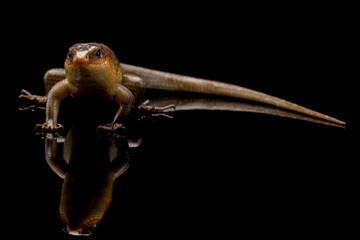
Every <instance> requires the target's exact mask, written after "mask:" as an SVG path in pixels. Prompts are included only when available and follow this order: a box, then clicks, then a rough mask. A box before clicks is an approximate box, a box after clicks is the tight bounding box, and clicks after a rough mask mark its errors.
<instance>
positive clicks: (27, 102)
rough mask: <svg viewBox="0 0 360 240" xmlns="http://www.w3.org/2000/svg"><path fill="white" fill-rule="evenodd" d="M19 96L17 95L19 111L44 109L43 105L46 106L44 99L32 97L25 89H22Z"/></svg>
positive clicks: (36, 96) (42, 97)
mask: <svg viewBox="0 0 360 240" xmlns="http://www.w3.org/2000/svg"><path fill="white" fill-rule="evenodd" d="M20 93H21V94H20V95H19V109H20V110H21V111H24V110H28V109H31V110H35V109H45V107H44V105H45V104H46V97H44V96H38V95H32V94H31V93H29V92H28V91H26V90H25V89H22V90H21V92H20Z"/></svg>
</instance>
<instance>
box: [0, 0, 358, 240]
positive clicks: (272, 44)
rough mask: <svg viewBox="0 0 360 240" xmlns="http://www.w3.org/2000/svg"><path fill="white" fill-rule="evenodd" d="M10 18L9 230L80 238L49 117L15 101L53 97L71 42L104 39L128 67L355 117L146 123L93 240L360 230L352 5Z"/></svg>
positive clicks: (53, 12) (103, 10)
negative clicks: (49, 137)
mask: <svg viewBox="0 0 360 240" xmlns="http://www.w3.org/2000/svg"><path fill="white" fill-rule="evenodd" d="M26 7H27V6H22V8H26ZM28 7H30V6H28ZM31 7H34V6H31ZM35 7H36V6H35ZM8 10H9V11H11V13H12V14H10V16H11V17H9V18H7V19H4V20H2V22H3V24H4V26H3V33H4V34H2V39H3V40H4V41H5V43H3V49H2V52H3V53H4V55H3V57H4V58H5V63H4V62H3V64H2V69H3V72H4V75H3V76H4V78H3V85H2V90H3V93H5V94H3V95H4V96H6V98H4V100H3V105H4V106H5V110H4V111H5V114H3V116H2V121H4V123H3V131H4V132H6V135H5V139H4V141H3V142H4V143H3V146H4V150H5V152H4V154H3V157H2V159H3V167H2V170H3V171H2V172H3V173H4V174H3V176H4V179H3V181H2V183H3V194H2V199H3V200H5V203H4V204H3V210H5V216H4V215H3V216H4V220H5V221H6V223H5V224H2V228H3V230H4V232H6V233H11V234H15V235H18V236H22V237H25V236H29V237H43V236H47V237H51V238H52V239H68V238H72V237H68V236H66V235H65V234H64V233H63V232H62V231H61V222H60V217H59V214H58V204H59V200H60V191H61V184H62V180H61V179H60V178H58V177H57V176H56V175H55V174H54V173H53V172H51V170H50V169H49V168H48V166H47V164H46V162H45V160H44V148H43V140H42V139H41V138H40V137H38V136H36V134H35V132H34V125H35V124H36V123H42V122H43V121H44V115H43V113H41V112H35V113H32V112H19V111H18V110H17V99H16V98H17V96H18V95H19V92H20V90H21V89H23V88H24V89H27V90H29V91H30V92H31V93H34V94H40V95H41V94H43V93H44V90H43V85H42V84H43V82H42V79H43V74H44V73H45V71H46V70H47V69H49V68H53V67H62V66H63V62H64V57H65V54H66V52H67V49H68V47H69V46H71V45H72V44H74V43H77V42H89V41H96V42H102V43H105V44H106V45H108V46H109V47H110V48H112V50H113V51H114V52H115V53H116V55H117V57H118V58H119V60H120V61H121V62H124V63H129V64H133V65H138V66H143V67H147V68H152V69H158V70H162V71H168V72H174V73H179V74H184V75H190V76H196V77H202V78H207V79H213V80H218V81H224V82H230V83H234V84H238V85H241V86H245V87H248V88H252V89H256V90H259V91H263V92H266V93H269V94H271V95H274V96H278V97H281V98H284V99H287V100H290V101H293V102H296V103H298V104H300V105H303V106H306V107H309V108H311V109H314V110H317V111H320V112H322V113H325V114H328V115H330V116H333V117H336V118H339V119H341V120H344V121H346V122H347V126H346V129H340V128H335V127H329V126H322V125H318V124H314V123H307V122H303V121H299V120H293V119H284V118H280V117H274V116H266V115H261V114H252V113H229V112H204V111H195V112H188V113H177V114H176V117H175V119H173V120H167V119H160V120H159V121H157V122H155V123H149V122H147V123H145V124H143V125H142V128H141V129H142V131H143V133H142V134H143V135H144V141H143V144H142V145H141V146H140V147H139V148H138V149H134V150H132V151H131V156H132V159H133V161H134V163H133V165H132V166H131V168H130V169H129V170H128V171H127V172H126V173H125V174H124V175H123V176H121V177H120V178H119V179H117V181H116V184H115V188H114V199H113V203H112V206H111V210H110V212H109V214H108V216H107V217H106V218H105V220H104V223H103V224H102V226H101V227H100V228H99V229H98V231H97V232H96V233H95V234H94V235H93V236H92V237H91V238H92V239H115V238H116V239H119V238H125V239H127V238H129V237H140V236H141V237H144V236H146V237H164V238H165V237H166V238H174V237H178V236H180V237H187V236H196V237H208V236H218V237H226V236H240V237H241V236H245V235H248V234H251V236H260V235H261V236H309V235H310V234H311V235H315V236H323V235H324V234H329V235H334V234H339V235H340V236H343V235H344V234H346V233H349V232H350V231H351V230H352V229H353V228H354V226H355V224H354V223H353V222H352V220H351V216H353V215H354V214H355V208H354V205H353V203H354V202H355V193H356V192H357V191H358V189H357V184H356V182H355V181H356V180H357V179H358V178H357V175H356V174H357V171H356V164H355V163H356V162H357V161H358V154H357V152H356V151H355V149H356V148H355V147H357V146H358V138H357V135H356V134H355V130H356V128H357V127H356V123H357V121H356V116H355V113H354V112H356V109H357V104H356V103H357V102H358V100H357V98H356V92H355V88H356V85H355V84H356V82H355V80H356V79H357V78H356V77H355V76H354V75H353V71H354V69H355V66H356V65H355V61H354V58H353V57H354V55H356V54H355V52H356V51H355V50H356V49H355V48H354V45H353V43H354V42H355V39H354V37H355V33H354V31H355V29H353V20H354V16H353V15H352V11H351V6H337V5H317V6H315V5H302V6H300V5H298V6H295V5H294V6H284V5H276V6H274V5H260V4H259V5H254V6H245V5H227V4H225V3H219V4H213V5H211V4H209V3H206V4H204V5H200V6H194V5H191V4H185V3H183V4H182V5H175V4H173V5H170V4H168V5H159V6H155V5H150V4H149V5H143V4H140V3H139V4H138V5H137V4H134V6H125V5H124V4H121V5H120V6H118V5H116V6H115V5H114V6H112V5H111V4H105V3H102V4H99V5H87V6H74V5H69V6H68V5H64V6H60V5H58V6H51V7H45V8H41V10H40V9H39V10H29V11H26V13H25V14H23V13H20V12H19V11H18V9H17V8H11V9H8ZM8 112H9V113H8ZM4 163H5V164H4Z"/></svg>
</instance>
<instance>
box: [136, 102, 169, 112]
mask: <svg viewBox="0 0 360 240" xmlns="http://www.w3.org/2000/svg"><path fill="white" fill-rule="evenodd" d="M149 103H150V101H149V100H146V101H145V102H143V103H142V104H140V105H139V110H143V111H146V112H151V113H162V112H165V111H166V110H168V109H175V105H174V104H170V105H167V106H164V107H152V106H149Z"/></svg>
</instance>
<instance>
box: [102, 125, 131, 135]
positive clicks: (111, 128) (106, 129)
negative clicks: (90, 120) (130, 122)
mask: <svg viewBox="0 0 360 240" xmlns="http://www.w3.org/2000/svg"><path fill="white" fill-rule="evenodd" d="M97 133H98V134H99V135H100V136H107V135H114V134H115V135H116V134H118V135H120V136H125V134H126V128H125V127H124V126H123V125H122V124H121V123H110V124H106V125H102V126H98V127H97Z"/></svg>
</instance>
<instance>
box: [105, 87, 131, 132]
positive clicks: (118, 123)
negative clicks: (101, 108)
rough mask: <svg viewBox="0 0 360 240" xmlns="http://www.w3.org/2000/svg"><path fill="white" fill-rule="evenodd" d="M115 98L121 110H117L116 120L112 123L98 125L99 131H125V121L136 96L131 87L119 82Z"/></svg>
mask: <svg viewBox="0 0 360 240" xmlns="http://www.w3.org/2000/svg"><path fill="white" fill-rule="evenodd" d="M114 100H115V101H116V102H117V103H119V105H120V107H119V110H118V111H117V112H116V114H115V117H114V120H113V121H112V122H111V123H110V124H106V125H103V126H99V127H98V131H99V132H100V133H102V132H109V131H110V132H113V131H117V130H120V131H122V132H123V131H124V130H125V127H124V125H123V124H124V122H125V120H126V117H127V116H128V115H129V113H130V110H131V108H132V107H133V106H134V103H135V98H134V95H133V94H132V93H131V91H130V90H129V89H127V88H126V87H124V86H123V85H121V84H120V83H119V84H118V87H117V90H116V94H115V96H114Z"/></svg>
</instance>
